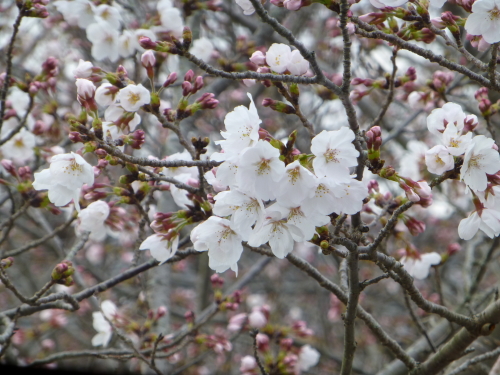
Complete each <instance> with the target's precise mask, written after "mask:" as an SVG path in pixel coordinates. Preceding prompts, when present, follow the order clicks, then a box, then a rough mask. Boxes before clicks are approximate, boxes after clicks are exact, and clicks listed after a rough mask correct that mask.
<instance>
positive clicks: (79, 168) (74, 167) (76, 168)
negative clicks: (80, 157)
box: [64, 159, 83, 176]
mask: <svg viewBox="0 0 500 375" xmlns="http://www.w3.org/2000/svg"><path fill="white" fill-rule="evenodd" d="M64 170H65V173H69V174H71V172H76V173H73V174H74V175H75V176H76V175H77V174H78V173H83V165H80V164H78V163H77V162H76V160H75V159H73V160H71V162H70V163H69V164H68V165H67V166H65V167H64Z"/></svg>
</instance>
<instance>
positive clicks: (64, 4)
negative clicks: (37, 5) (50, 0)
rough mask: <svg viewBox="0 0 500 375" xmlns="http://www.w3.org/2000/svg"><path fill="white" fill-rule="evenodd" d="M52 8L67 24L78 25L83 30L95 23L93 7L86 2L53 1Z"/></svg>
mask: <svg viewBox="0 0 500 375" xmlns="http://www.w3.org/2000/svg"><path fill="white" fill-rule="evenodd" d="M54 6H55V7H56V8H57V10H58V11H59V12H61V13H62V14H63V16H64V19H65V20H66V21H67V22H68V23H69V24H78V26H79V27H80V28H82V29H85V28H86V27H87V26H89V25H90V24H91V23H94V22H95V17H94V11H95V5H94V4H93V3H92V2H91V1H88V0H74V1H54Z"/></svg>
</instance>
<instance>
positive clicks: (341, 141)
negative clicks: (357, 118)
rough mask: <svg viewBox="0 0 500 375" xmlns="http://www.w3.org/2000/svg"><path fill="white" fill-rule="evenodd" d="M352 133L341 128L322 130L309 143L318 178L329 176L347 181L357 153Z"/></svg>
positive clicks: (345, 128)
mask: <svg viewBox="0 0 500 375" xmlns="http://www.w3.org/2000/svg"><path fill="white" fill-rule="evenodd" d="M354 138H355V135H354V132H353V131H352V130H351V129H349V128H347V127H342V128H340V129H339V130H335V131H326V130H323V131H322V132H321V133H319V134H318V135H317V136H315V137H314V138H313V140H312V141H311V152H312V153H313V154H314V155H315V156H316V158H315V159H314V160H313V168H314V173H315V174H316V176H318V177H323V176H330V177H333V178H335V179H339V180H348V179H349V167H353V166H355V165H356V164H357V159H356V158H357V157H358V156H359V152H358V151H357V150H356V149H355V148H354V145H353V144H352V141H353V140H354Z"/></svg>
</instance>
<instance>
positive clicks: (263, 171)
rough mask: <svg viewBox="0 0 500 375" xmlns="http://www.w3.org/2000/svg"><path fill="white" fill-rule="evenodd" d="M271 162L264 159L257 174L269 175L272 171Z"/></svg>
mask: <svg viewBox="0 0 500 375" xmlns="http://www.w3.org/2000/svg"><path fill="white" fill-rule="evenodd" d="M269 162H270V160H269V159H262V160H261V161H260V163H259V169H258V170H257V174H259V175H263V174H269V171H270V170H271V167H270V166H269Z"/></svg>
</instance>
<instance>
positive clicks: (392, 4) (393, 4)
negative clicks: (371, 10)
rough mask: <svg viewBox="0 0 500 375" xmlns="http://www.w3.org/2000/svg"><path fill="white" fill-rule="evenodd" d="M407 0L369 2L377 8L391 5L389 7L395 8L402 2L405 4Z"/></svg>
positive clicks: (376, 0) (374, 0)
mask: <svg viewBox="0 0 500 375" xmlns="http://www.w3.org/2000/svg"><path fill="white" fill-rule="evenodd" d="M407 2H408V0H370V3H371V4H372V5H373V6H374V7H375V8H379V9H383V8H387V7H391V8H396V7H399V6H401V5H403V4H406V3H407Z"/></svg>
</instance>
